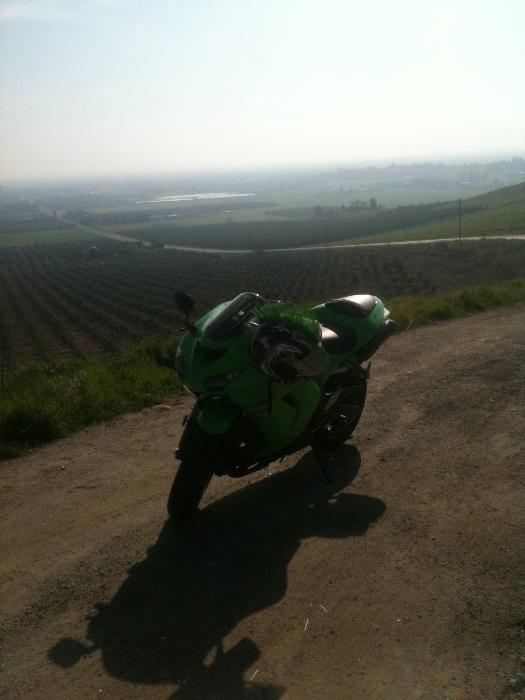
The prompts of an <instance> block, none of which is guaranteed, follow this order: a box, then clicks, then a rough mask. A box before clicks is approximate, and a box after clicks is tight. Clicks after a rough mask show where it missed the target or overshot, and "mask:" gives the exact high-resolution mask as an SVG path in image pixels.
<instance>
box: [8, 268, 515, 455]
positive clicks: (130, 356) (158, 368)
mask: <svg viewBox="0 0 525 700" xmlns="http://www.w3.org/2000/svg"><path fill="white" fill-rule="evenodd" d="M523 301H525V278H522V279H517V280H514V281H512V282H501V283H496V284H491V285H485V286H477V287H467V288H465V289H461V290H458V291H455V292H450V293H448V294H443V295H439V296H438V295H436V296H400V297H395V298H392V299H389V300H388V301H387V302H386V304H387V307H388V308H389V309H390V311H391V313H392V318H393V319H394V320H395V321H396V324H397V326H398V328H399V329H400V330H407V329H411V328H415V327H417V326H422V325H427V324H430V323H435V322H437V321H445V320H447V319H453V318H458V317H460V316H465V315H467V314H472V313H476V312H480V311H487V310H490V309H495V308H498V307H503V306H509V305H512V304H516V303H519V302H523ZM177 342H178V340H177V339H176V338H171V339H170V340H166V341H146V342H143V343H140V344H138V345H135V346H132V347H130V348H128V349H127V350H126V351H124V352H123V353H122V354H121V355H119V356H117V357H114V358H111V359H87V360H83V361H78V362H74V363H69V364H64V365H56V364H49V365H32V366H28V367H26V368H23V369H20V370H18V371H16V372H14V373H13V374H12V375H11V377H10V378H9V382H8V384H7V386H6V387H5V388H4V389H3V390H0V399H1V401H0V459H7V458H10V457H15V456H17V455H20V454H22V453H23V452H24V451H25V450H27V449H29V448H32V447H36V446H38V445H41V444H44V443H46V442H49V441H51V440H54V439H56V438H58V437H62V436H65V435H67V434H68V433H71V432H73V431H75V430H79V429H80V428H82V427H84V426H85V425H89V424H91V423H95V422H99V421H104V420H108V419H110V418H113V417H115V416H118V415H120V414H122V413H126V412H129V411H138V410H141V409H142V408H144V407H145V406H151V405H152V404H155V403H157V402H159V401H162V400H163V399H165V398H166V396H169V395H171V396H173V395H176V394H179V393H180V392H181V389H182V387H181V382H180V379H179V377H178V375H177V374H176V372H175V370H174V369H173V367H174V360H175V352H176V349H177Z"/></svg>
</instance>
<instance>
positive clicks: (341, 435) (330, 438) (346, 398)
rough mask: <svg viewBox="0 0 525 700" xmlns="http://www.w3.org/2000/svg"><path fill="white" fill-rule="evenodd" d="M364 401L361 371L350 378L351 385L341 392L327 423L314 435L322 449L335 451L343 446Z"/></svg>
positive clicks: (363, 374) (354, 426)
mask: <svg viewBox="0 0 525 700" xmlns="http://www.w3.org/2000/svg"><path fill="white" fill-rule="evenodd" d="M365 401H366V373H365V372H364V370H362V371H361V372H359V373H357V372H356V373H355V374H353V376H352V383H351V384H350V383H349V384H348V385H347V386H346V387H345V388H344V389H343V390H342V392H341V395H340V396H339V398H338V399H337V401H336V403H335V404H334V406H333V407H332V408H331V409H330V412H329V418H328V423H327V424H326V425H325V426H324V428H322V429H321V430H320V431H319V432H318V433H317V435H316V438H317V442H318V444H319V446H320V447H322V448H324V449H328V450H330V449H335V448H336V447H340V446H341V445H343V444H344V443H345V442H346V441H347V440H348V439H349V438H350V437H351V436H352V433H353V432H354V430H355V429H356V427H357V424H358V423H359V419H360V418H361V414H362V413H363V409H364V407H365Z"/></svg>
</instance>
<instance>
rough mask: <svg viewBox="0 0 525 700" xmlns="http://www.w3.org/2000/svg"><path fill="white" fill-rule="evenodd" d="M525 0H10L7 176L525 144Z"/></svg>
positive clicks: (2, 34)
mask: <svg viewBox="0 0 525 700" xmlns="http://www.w3.org/2000/svg"><path fill="white" fill-rule="evenodd" d="M524 37H525V0H499V1H496V0H489V1H487V2H485V1H484V0H472V1H469V0H437V1H434V0H359V1H356V0H142V1H141V0H82V1H76V0H55V1H53V0H49V1H46V0H42V1H38V0H0V90H1V122H0V125H1V137H0V177H2V179H12V178H23V177H41V176H42V177H49V176H64V175H69V174H97V173H98V174H111V173H128V172H129V173H141V172H162V171H177V170H187V169H193V168H205V167H208V166H209V167H213V168H217V167H219V168H220V167H230V166H234V167H236V166H243V167H244V166H251V165H269V166H272V165H279V164H300V163H308V164H312V163H315V162H323V163H330V162H334V163H335V162H339V163H341V162H352V161H374V160H387V159H394V158H400V157H407V158H412V159H423V158H427V157H434V158H435V157H441V158H447V157H451V156H472V155H488V156H490V155H497V154H500V153H507V154H517V153H523V152H525V78H524V76H525V41H524Z"/></svg>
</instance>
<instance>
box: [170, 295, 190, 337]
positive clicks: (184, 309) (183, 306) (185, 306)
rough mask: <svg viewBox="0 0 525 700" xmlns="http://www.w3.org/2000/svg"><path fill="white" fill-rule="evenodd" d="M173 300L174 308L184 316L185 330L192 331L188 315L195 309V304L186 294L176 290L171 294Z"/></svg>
mask: <svg viewBox="0 0 525 700" xmlns="http://www.w3.org/2000/svg"><path fill="white" fill-rule="evenodd" d="M173 300H174V301H175V306H176V307H177V309H178V310H179V311H180V312H181V313H183V314H184V317H185V319H186V329H187V330H190V331H192V330H193V328H194V327H193V324H192V323H190V314H191V312H192V311H193V309H194V308H195V302H194V301H193V297H192V296H190V295H189V294H187V293H186V292H182V291H180V290H177V291H176V292H175V293H174V294H173Z"/></svg>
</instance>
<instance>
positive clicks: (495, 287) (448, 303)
mask: <svg viewBox="0 0 525 700" xmlns="http://www.w3.org/2000/svg"><path fill="white" fill-rule="evenodd" d="M522 301H525V278H522V279H516V280H513V281H511V282H500V283H496V284H490V285H483V286H476V287H466V288H465V289H461V290H458V291H455V292H449V293H448V294H440V295H435V296H399V297H394V298H393V299H389V300H388V301H387V307H388V309H390V312H391V314H392V318H393V319H394V320H395V322H396V324H397V326H398V328H399V329H400V330H407V329H409V328H413V327H415V326H423V325H427V324H429V323H434V322H436V321H446V320H448V319H452V318H458V317H459V316H465V315H466V314H471V313H476V312H478V311H488V310H490V309H495V308H498V307H500V306H510V305H512V304H517V303H519V302H522Z"/></svg>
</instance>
